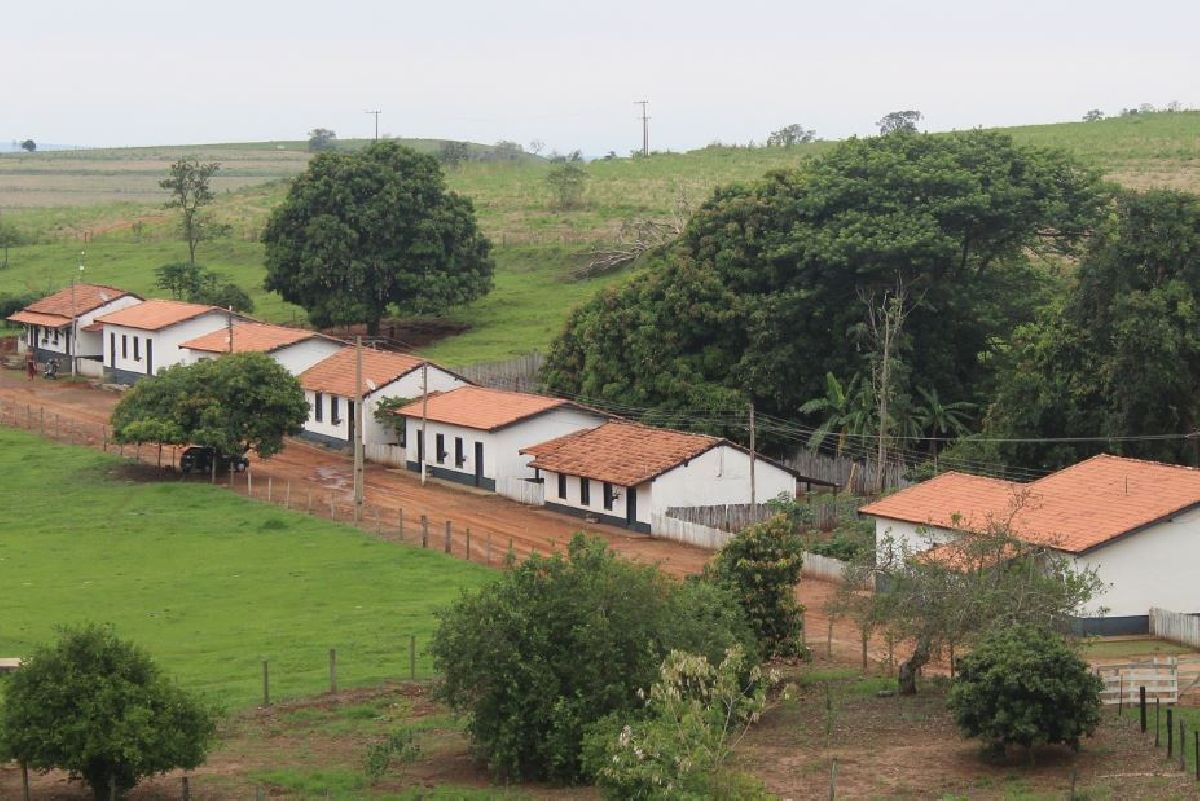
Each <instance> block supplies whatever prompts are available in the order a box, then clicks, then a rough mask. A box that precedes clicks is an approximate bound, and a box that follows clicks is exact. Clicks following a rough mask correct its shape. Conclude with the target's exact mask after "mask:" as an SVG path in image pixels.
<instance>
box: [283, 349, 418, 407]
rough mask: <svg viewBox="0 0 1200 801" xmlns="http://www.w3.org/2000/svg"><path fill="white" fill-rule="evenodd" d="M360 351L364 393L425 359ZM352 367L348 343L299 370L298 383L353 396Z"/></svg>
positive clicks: (382, 384)
mask: <svg viewBox="0 0 1200 801" xmlns="http://www.w3.org/2000/svg"><path fill="white" fill-rule="evenodd" d="M362 355H363V358H362V362H363V366H362V376H363V387H362V390H363V394H370V393H371V392H373V391H374V390H375V389H378V388H380V387H382V386H385V385H387V384H390V383H392V382H393V381H395V380H396V379H398V378H400V377H401V376H403V375H407V374H408V373H411V372H412V371H413V370H416V369H417V368H418V367H420V366H421V365H422V364H424V363H425V359H422V358H420V357H418V356H410V355H409V354H407V353H393V352H392V351H386V350H374V349H372V348H363V352H362ZM430 364H432V362H430ZM354 371H355V367H354V348H353V347H350V346H347V347H345V348H342V349H341V350H339V351H338V352H337V353H335V354H333V355H332V356H330V357H329V358H327V359H322V360H321V361H319V362H317V363H316V364H314V365H313V366H312V367H310V368H308V369H307V370H305V371H304V372H303V373H301V374H300V376H299V378H300V386H302V387H304V388H305V389H307V390H311V391H312V392H326V393H329V394H330V395H339V396H341V397H343V398H353V397H354V396H355V395H356V394H357V393H355V391H354Z"/></svg>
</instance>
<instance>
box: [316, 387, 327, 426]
mask: <svg viewBox="0 0 1200 801" xmlns="http://www.w3.org/2000/svg"><path fill="white" fill-rule="evenodd" d="M313 419H314V420H316V421H317V422H318V423H319V422H321V421H322V420H324V419H325V396H324V395H322V394H321V393H320V392H316V393H313Z"/></svg>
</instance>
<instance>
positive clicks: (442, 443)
mask: <svg viewBox="0 0 1200 801" xmlns="http://www.w3.org/2000/svg"><path fill="white" fill-rule="evenodd" d="M435 444H436V445H437V463H438V464H445V463H446V435H445V434H438V435H437V442H436V443H435Z"/></svg>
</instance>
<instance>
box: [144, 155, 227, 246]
mask: <svg viewBox="0 0 1200 801" xmlns="http://www.w3.org/2000/svg"><path fill="white" fill-rule="evenodd" d="M220 169H221V165H220V164H218V163H216V162H211V163H208V164H202V163H200V162H199V161H197V160H195V159H186V158H182V159H179V160H178V161H176V162H175V163H174V164H172V165H171V167H170V168H169V169H168V171H167V177H166V178H164V179H163V180H161V181H159V182H158V185H159V186H161V187H162V188H163V189H166V190H167V191H168V192H170V193H171V199H170V200H169V201H168V202H167V208H169V209H179V212H180V218H179V232H180V234H181V235H182V236H183V241H184V242H185V243H186V244H187V247H188V261H190V262H192V263H195V261H196V247H197V246H198V245H199V244H200V243H201V242H203V241H205V240H207V239H213V238H214V237H217V236H221V235H222V234H224V233H226V232H227V231H228V230H229V229H228V226H225V225H221V224H219V223H216V222H214V221H213V220H212V219H211V218H210V217H208V216H206V213H205V212H204V211H202V209H203V208H204V207H205V206H207V205H208V204H209V203H212V201H213V193H212V177H213V176H214V175H216V174H217V171H218V170H220Z"/></svg>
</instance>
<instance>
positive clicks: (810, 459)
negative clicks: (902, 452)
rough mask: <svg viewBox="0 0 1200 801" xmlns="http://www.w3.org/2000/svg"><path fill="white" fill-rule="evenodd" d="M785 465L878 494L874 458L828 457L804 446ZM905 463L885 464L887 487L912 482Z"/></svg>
mask: <svg viewBox="0 0 1200 801" xmlns="http://www.w3.org/2000/svg"><path fill="white" fill-rule="evenodd" d="M783 464H784V465H786V466H787V467H790V468H791V469H793V470H795V471H796V472H797V473H799V474H800V475H802V476H808V477H809V478H813V479H817V480H819V481H829V482H832V483H833V484H836V485H837V486H838V487H841V488H842V489H846V490H849V491H850V492H852V493H854V494H856V495H869V494H874V492H875V491H876V488H877V486H878V477H879V463H878V462H876V461H875V460H874V459H864V460H856V459H850V458H847V457H845V456H826V455H825V454H823V453H813V452H812V451H810V450H808V449H806V448H802V449H800V450H798V451H796V452H795V453H793V454H792V455H791V456H790V457H788V458H786V459H784V460H783ZM907 469H908V466H907V465H905V464H904V463H903V462H894V461H889V462H885V463H884V466H883V489H884V491H885V492H886V491H888V490H893V489H903V488H904V487H907V486H909V484H910V483H911V482H909V481H906V480H905V478H904V473H905V471H906V470H907Z"/></svg>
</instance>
